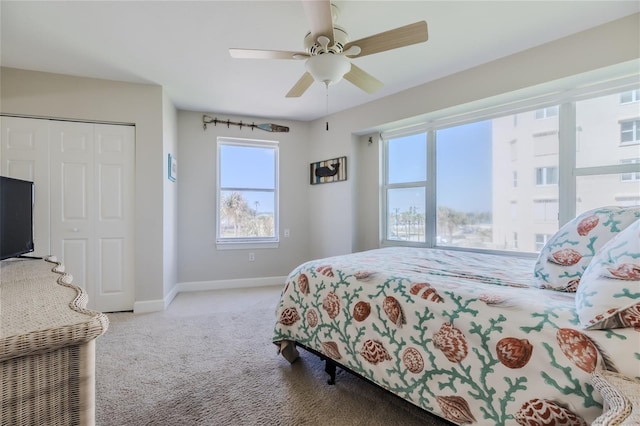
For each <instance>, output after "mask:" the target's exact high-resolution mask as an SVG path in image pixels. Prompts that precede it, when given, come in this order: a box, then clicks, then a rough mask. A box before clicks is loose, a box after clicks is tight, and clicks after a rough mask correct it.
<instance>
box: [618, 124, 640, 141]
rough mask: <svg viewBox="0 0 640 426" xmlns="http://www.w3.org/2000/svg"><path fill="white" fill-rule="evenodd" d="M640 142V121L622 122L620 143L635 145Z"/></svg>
mask: <svg viewBox="0 0 640 426" xmlns="http://www.w3.org/2000/svg"><path fill="white" fill-rule="evenodd" d="M639 141H640V120H629V121H621V122H620V143H622V144H625V143H635V142H639Z"/></svg>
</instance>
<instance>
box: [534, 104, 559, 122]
mask: <svg viewBox="0 0 640 426" xmlns="http://www.w3.org/2000/svg"><path fill="white" fill-rule="evenodd" d="M535 115H536V120H541V119H543V118H549V117H555V116H557V115H558V105H554V106H550V107H547V108H541V109H537V110H536V112H535Z"/></svg>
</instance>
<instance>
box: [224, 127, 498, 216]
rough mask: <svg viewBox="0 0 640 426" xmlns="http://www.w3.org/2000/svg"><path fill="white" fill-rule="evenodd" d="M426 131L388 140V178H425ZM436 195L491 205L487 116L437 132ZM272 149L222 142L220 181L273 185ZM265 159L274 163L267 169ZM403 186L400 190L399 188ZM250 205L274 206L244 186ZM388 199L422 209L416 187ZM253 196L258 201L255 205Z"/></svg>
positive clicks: (445, 202)
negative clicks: (391, 141) (225, 165)
mask: <svg viewBox="0 0 640 426" xmlns="http://www.w3.org/2000/svg"><path fill="white" fill-rule="evenodd" d="M425 138H426V135H425V134H424V133H421V134H418V135H411V136H405V137H402V138H398V139H397V140H396V141H397V143H391V144H390V166H389V168H390V180H391V181H392V182H405V181H419V180H424V179H426V164H425V161H426V143H425ZM436 138H437V144H436V159H437V182H438V184H437V185H438V186H437V198H438V205H439V206H447V207H451V208H453V209H455V210H459V211H463V212H485V211H486V212H490V211H491V205H492V203H491V169H492V156H491V121H482V122H477V123H471V124H466V125H463V126H456V127H452V128H449V129H443V130H438V131H437V133H436ZM274 155H275V151H272V150H269V149H264V148H257V147H246V146H234V145H224V146H222V148H221V156H222V160H223V164H227V165H230V166H229V167H224V168H223V169H222V170H221V185H222V187H226V186H230V187H236V188H264V189H269V188H273V187H274V186H275V169H274V168H275V162H274ZM265 164H274V167H272V168H268V169H265V167H264V165H265ZM401 192H402V194H401ZM244 195H245V198H246V199H247V201H248V202H249V206H250V207H251V208H254V209H255V208H256V207H257V211H258V212H259V213H265V212H273V210H274V209H273V206H274V199H273V194H272V193H270V192H245V194H244ZM396 195H397V196H395V197H393V199H392V200H391V201H392V203H393V206H394V207H398V208H399V211H407V210H409V207H412V206H414V207H417V209H418V212H421V213H424V205H422V206H420V205H417V204H420V202H419V201H417V200H421V199H422V198H421V197H420V196H416V194H415V191H397V192H396ZM256 202H257V203H258V204H257V205H256Z"/></svg>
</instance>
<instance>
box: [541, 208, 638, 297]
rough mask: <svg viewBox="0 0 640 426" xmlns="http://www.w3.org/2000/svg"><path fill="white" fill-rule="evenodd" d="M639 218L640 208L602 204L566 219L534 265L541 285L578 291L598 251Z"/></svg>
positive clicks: (561, 289) (559, 289) (542, 286)
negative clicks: (581, 280)
mask: <svg viewBox="0 0 640 426" xmlns="http://www.w3.org/2000/svg"><path fill="white" fill-rule="evenodd" d="M638 219H640V207H638V206H629V207H618V206H610V207H599V208H596V209H592V210H589V211H586V212H584V213H582V214H581V215H579V216H578V217H576V218H575V219H573V220H571V221H569V222H567V223H566V224H565V225H564V226H563V227H562V228H560V230H559V231H558V232H556V234H555V235H553V237H551V238H550V239H549V241H547V243H546V244H545V245H544V247H543V248H542V250H540V255H539V256H538V260H537V261H536V264H535V267H534V273H535V282H536V284H537V286H538V287H541V288H547V289H552V290H558V291H567V292H575V291H576V289H577V288H578V286H579V285H580V279H581V277H582V274H583V273H584V271H585V269H587V267H588V266H589V263H590V262H591V260H592V259H593V257H594V256H595V255H596V253H597V252H598V251H599V250H600V248H602V246H604V245H605V244H606V243H607V242H608V241H609V240H611V238H613V237H614V236H616V235H617V234H618V233H619V232H621V231H623V230H624V229H626V228H627V227H628V226H629V225H631V224H632V223H633V222H635V221H636V220H638Z"/></svg>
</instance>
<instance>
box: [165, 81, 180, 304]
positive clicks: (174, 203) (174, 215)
mask: <svg viewBox="0 0 640 426" xmlns="http://www.w3.org/2000/svg"><path fill="white" fill-rule="evenodd" d="M162 108H163V112H162V115H163V120H162V127H163V131H162V134H163V139H162V141H163V144H162V145H163V148H162V158H164V164H165V165H164V172H163V173H164V175H163V179H162V182H163V187H164V189H163V193H164V197H163V215H162V222H163V226H162V229H163V233H162V236H163V244H162V246H163V254H162V258H163V273H162V278H163V283H162V288H163V297H164V303H165V305H166V304H168V303H170V302H171V300H172V299H173V297H174V296H175V294H176V290H177V286H176V284H177V282H178V185H177V182H173V181H170V180H169V178H168V177H169V168H168V163H169V162H168V159H169V154H171V155H173V156H175V157H176V159H177V160H179V158H178V156H177V155H178V111H177V110H176V108H175V107H174V106H173V103H171V100H170V99H169V97H168V96H167V94H166V93H164V92H163V95H162Z"/></svg>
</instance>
